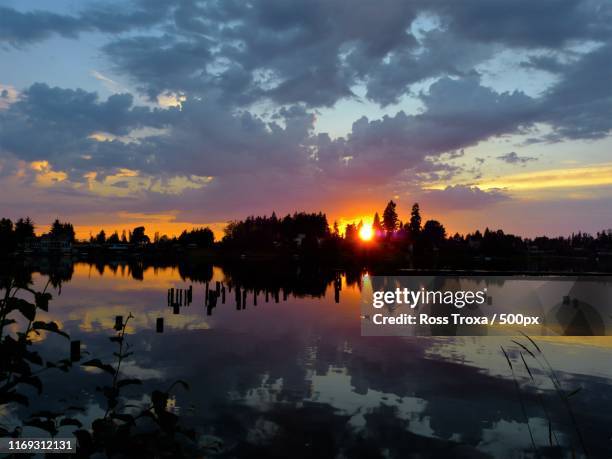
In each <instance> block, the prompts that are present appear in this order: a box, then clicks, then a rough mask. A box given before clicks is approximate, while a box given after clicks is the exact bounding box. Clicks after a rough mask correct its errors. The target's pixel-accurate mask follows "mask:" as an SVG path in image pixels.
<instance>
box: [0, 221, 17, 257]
mask: <svg viewBox="0 0 612 459" xmlns="http://www.w3.org/2000/svg"><path fill="white" fill-rule="evenodd" d="M14 248H15V233H14V231H13V222H12V221H11V220H10V219H8V218H3V219H1V220H0V251H2V252H4V253H6V252H10V251H12V250H14Z"/></svg>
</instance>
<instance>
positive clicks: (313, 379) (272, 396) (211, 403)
mask: <svg viewBox="0 0 612 459" xmlns="http://www.w3.org/2000/svg"><path fill="white" fill-rule="evenodd" d="M73 269H74V271H73V273H72V275H71V276H68V277H71V278H70V280H69V281H66V282H64V283H63V285H62V291H61V295H59V296H58V295H57V292H54V299H53V301H52V303H51V308H50V311H49V313H47V314H46V316H47V317H46V318H47V319H50V320H55V321H57V322H59V323H60V324H61V327H62V328H63V329H65V330H66V331H68V333H70V335H71V337H72V339H80V340H81V341H82V343H83V345H84V353H85V352H87V353H89V354H88V355H87V354H85V355H84V358H93V357H97V358H100V359H102V360H104V361H109V362H112V359H113V356H112V353H113V351H114V350H115V349H114V347H113V345H112V343H110V341H109V339H108V338H109V336H112V335H113V334H114V331H113V330H112V327H113V325H114V323H115V316H117V315H122V316H124V317H126V316H127V315H128V313H130V312H131V313H132V314H133V315H134V319H132V320H131V321H130V322H129V327H128V333H129V338H128V340H129V343H130V345H131V346H132V350H133V351H134V354H133V355H132V356H131V357H129V359H128V361H127V362H125V363H124V365H123V367H122V369H123V372H124V375H125V376H130V377H137V378H141V379H143V380H144V381H145V384H144V386H142V387H135V388H131V389H130V390H129V391H127V392H126V394H128V395H129V396H130V397H132V398H133V399H134V402H135V403H139V402H143V397H144V396H143V395H142V394H143V393H150V391H151V390H153V389H156V388H166V387H167V386H168V385H169V383H171V382H172V381H174V380H176V379H182V380H185V381H187V382H188V383H189V384H190V387H191V388H190V390H189V391H184V390H182V389H178V390H177V391H176V395H175V398H174V399H173V400H171V403H172V405H173V407H174V408H173V409H174V411H175V412H176V413H177V414H179V415H180V417H181V421H182V422H184V423H186V424H188V425H190V426H192V427H194V428H195V429H196V430H197V432H198V433H199V434H200V436H201V438H202V441H211V442H212V441H213V440H214V439H219V440H220V441H221V442H222V449H221V452H220V453H219V454H220V455H221V456H222V457H225V456H227V457H255V456H261V457H402V458H404V457H532V456H531V453H529V450H530V449H531V440H530V437H529V432H528V430H527V425H526V423H525V416H524V414H523V412H522V410H521V405H520V403H519V395H518V393H517V389H516V385H515V382H514V380H513V378H512V375H511V373H510V369H509V367H508V364H507V362H506V360H505V358H504V356H503V354H502V353H501V350H500V345H501V346H504V347H505V348H507V349H508V350H509V351H510V355H511V358H512V359H513V361H514V362H515V365H514V366H515V368H516V377H517V380H518V382H519V385H520V389H521V394H522V395H521V398H522V400H523V402H524V404H525V407H526V412H527V416H528V417H529V425H530V426H531V429H532V431H533V434H534V437H535V443H536V444H537V445H538V447H541V448H542V451H544V448H545V447H546V445H548V444H549V421H548V420H547V419H551V422H552V424H551V425H552V429H553V430H554V432H555V436H556V438H557V442H558V443H561V445H562V447H557V448H555V449H550V451H549V454H550V455H549V456H548V457H572V453H571V447H570V446H569V445H571V444H573V445H575V448H576V449H577V450H578V440H577V435H576V432H575V429H574V427H573V426H572V424H571V423H570V422H569V418H568V415H567V411H566V409H565V405H564V404H563V403H562V401H561V400H560V398H559V397H558V394H556V393H555V391H554V390H553V387H552V384H551V383H550V380H549V378H548V377H547V376H546V375H545V374H544V372H542V371H538V370H537V368H534V369H533V376H534V380H531V378H530V376H529V375H528V374H527V372H526V371H525V370H524V369H523V367H520V366H519V364H518V363H517V359H520V356H519V354H518V349H519V348H518V346H516V345H515V344H514V343H513V342H512V339H511V338H501V337H500V338H486V337H482V338H447V339H441V338H440V339H434V338H400V337H367V338H366V337H361V336H360V319H359V302H360V286H361V285H362V282H361V279H360V277H359V276H349V277H347V276H345V275H343V276H342V290H341V293H340V301H339V302H338V303H336V302H335V299H334V288H333V284H332V282H331V279H328V278H327V277H326V276H324V275H321V274H320V273H316V272H314V273H313V272H306V271H302V270H300V269H299V268H295V267H293V268H287V269H286V270H284V272H283V276H284V277H282V278H281V280H279V277H278V276H269V277H266V275H264V274H262V273H261V272H258V271H257V270H255V271H252V272H248V271H244V272H239V273H232V274H229V273H226V272H224V271H223V270H222V269H221V268H219V267H210V269H204V270H198V271H190V272H187V274H186V270H185V269H182V270H179V269H178V268H157V269H154V268H146V269H145V268H143V269H142V270H140V269H139V270H138V272H135V271H134V270H133V269H132V270H130V269H129V268H126V267H123V268H121V267H119V268H117V267H116V266H115V268H114V270H113V269H111V268H110V267H108V266H106V267H104V266H99V267H96V266H93V265H88V264H76V265H74V267H73ZM187 271H189V270H187ZM135 277H136V278H135ZM46 279H47V277H46V276H44V275H41V274H34V275H33V281H34V283H35V285H37V286H40V287H42V286H44V283H45V282H46ZM194 279H199V281H198V280H194ZM266 279H269V281H268V282H269V283H270V285H269V286H267V285H266V282H267V280H266ZM205 280H210V281H211V282H212V283H214V282H215V281H220V282H224V283H227V282H228V281H233V282H234V283H236V282H241V283H242V284H243V285H247V287H248V286H249V283H251V284H253V285H255V284H256V285H257V288H258V289H261V290H263V289H265V288H270V289H276V288H278V287H281V286H283V285H284V287H285V291H287V298H286V300H284V295H283V290H282V289H281V290H280V293H279V302H278V303H276V302H275V300H274V294H271V295H270V298H269V302H267V303H266V302H265V295H264V294H263V293H260V294H259V296H258V305H257V306H254V305H253V298H252V293H249V295H248V297H247V303H246V307H245V308H244V309H242V308H241V309H240V310H237V308H236V303H235V300H234V293H233V291H232V293H229V292H227V301H226V303H225V304H218V306H217V307H216V308H215V309H214V310H213V311H212V314H211V315H207V310H206V308H205V307H204V306H203V304H204V284H203V283H202V282H203V281H205ZM189 285H193V303H192V304H191V305H190V306H188V307H182V308H181V309H180V314H174V313H173V310H172V308H171V307H168V305H167V291H168V289H169V288H172V287H173V288H187V287H188V286H189ZM159 317H163V318H164V326H165V327H164V328H165V329H164V332H163V333H156V330H155V326H156V320H157V318H159ZM538 343H539V344H540V345H541V348H542V350H543V352H544V353H545V355H546V356H547V358H548V360H549V362H550V364H551V366H552V367H553V368H554V369H555V371H556V374H557V376H558V378H559V380H560V382H561V385H562V386H563V388H564V389H565V390H566V391H568V392H569V391H572V390H574V389H577V388H579V387H580V388H581V390H580V391H579V392H578V393H576V394H575V395H574V396H572V398H571V407H572V408H573V411H574V412H575V416H576V419H577V424H578V427H579V429H580V431H581V434H582V435H583V437H584V439H585V443H586V444H587V447H588V449H589V453H590V455H591V456H592V457H610V456H611V454H610V451H612V442H611V441H610V434H611V433H612V391H611V390H610V389H611V387H612V386H611V382H612V366H611V365H610V364H611V358H610V357H611V353H610V346H611V345H612V338H589V339H582V338H580V339H578V338H546V341H543V340H539V341H538ZM36 346H39V347H40V349H42V350H43V351H44V352H45V353H49V354H52V353H56V354H57V353H60V354H62V355H66V356H68V353H69V346H68V344H67V341H66V340H64V339H62V338H61V337H58V336H55V335H54V336H41V338H40V342H39V343H37V344H36ZM102 377H105V376H104V375H100V373H99V372H98V371H97V370H91V369H89V370H87V371H86V370H85V369H84V368H79V367H75V368H74V369H73V370H72V371H71V372H69V373H61V372H59V371H58V372H54V371H51V372H48V373H47V375H46V376H45V379H44V383H45V393H44V395H43V396H41V397H39V398H38V399H37V400H36V401H34V402H32V404H33V405H35V406H36V407H37V408H41V409H42V408H43V407H44V408H45V409H61V407H62V406H65V404H66V403H67V400H69V401H70V403H78V404H81V405H82V406H86V407H87V411H86V412H85V413H83V414H82V415H81V417H82V418H85V420H86V419H87V418H92V417H94V416H99V415H101V414H103V413H104V405H103V400H102V398H101V397H100V395H99V393H97V392H96V390H95V387H96V385H99V384H100V382H99V381H100V378H102ZM544 410H546V412H547V414H548V418H547V415H546V414H545V413H544ZM1 414H2V415H3V417H4V418H5V420H10V418H11V417H20V416H25V412H23V411H20V410H17V411H13V412H10V413H1ZM38 433H39V432H38ZM411 454H412V456H411Z"/></svg>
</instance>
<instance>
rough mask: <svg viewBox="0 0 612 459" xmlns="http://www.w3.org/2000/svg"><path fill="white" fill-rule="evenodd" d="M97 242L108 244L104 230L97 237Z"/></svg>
mask: <svg viewBox="0 0 612 459" xmlns="http://www.w3.org/2000/svg"><path fill="white" fill-rule="evenodd" d="M96 242H97V243H98V244H104V243H105V242H106V233H105V232H104V230H100V232H99V233H98V235H97V236H96Z"/></svg>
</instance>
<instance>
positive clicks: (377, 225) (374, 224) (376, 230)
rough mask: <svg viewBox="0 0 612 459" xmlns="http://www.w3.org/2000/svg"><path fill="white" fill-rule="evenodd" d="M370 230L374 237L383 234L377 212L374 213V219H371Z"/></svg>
mask: <svg viewBox="0 0 612 459" xmlns="http://www.w3.org/2000/svg"><path fill="white" fill-rule="evenodd" d="M372 231H373V232H374V235H375V236H376V237H381V236H382V235H383V231H384V230H383V226H382V224H381V223H380V217H379V216H378V212H376V213H375V214H374V220H373V221H372Z"/></svg>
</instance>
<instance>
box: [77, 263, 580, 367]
mask: <svg viewBox="0 0 612 459" xmlns="http://www.w3.org/2000/svg"><path fill="white" fill-rule="evenodd" d="M227 289H228V290H229V292H231V291H232V285H231V284H228V286H227ZM341 290H342V278H341V276H340V273H337V274H336V277H335V278H334V300H335V301H336V303H339V302H340V291H341ZM273 293H274V302H275V303H278V302H279V299H280V298H279V291H278V290H275V291H274V292H273ZM258 294H259V291H258V290H253V306H257V295H258ZM234 297H235V299H236V310H242V309H246V302H247V289H246V288H242V289H241V288H240V286H236V287H235V293H234ZM287 297H288V295H287V291H286V290H285V289H283V301H287ZM219 298H220V299H221V304H225V285H224V284H222V283H221V282H219V281H216V282H215V288H214V289H211V288H210V284H209V282H206V287H205V290H204V306H205V307H206V315H209V316H210V315H212V311H213V309H215V308H216V307H217V301H218V300H219ZM265 301H266V303H268V302H269V301H270V291H269V290H268V289H266V290H265ZM192 302H193V286H192V285H190V286H189V288H187V289H174V287H172V288H169V289H168V306H172V308H173V312H174V314H179V313H180V309H179V308H180V307H181V306H183V305H184V306H190V305H191V303H192ZM563 302H564V304H566V302H567V303H569V297H564V298H563ZM114 328H115V330H117V331H120V330H121V329H122V328H123V316H115V327H114ZM155 329H156V331H157V333H163V332H164V318H163V317H158V318H157V319H156V322H155ZM80 359H81V341H78V340H75V341H71V342H70V360H71V361H72V362H78V361H79V360H80Z"/></svg>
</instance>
